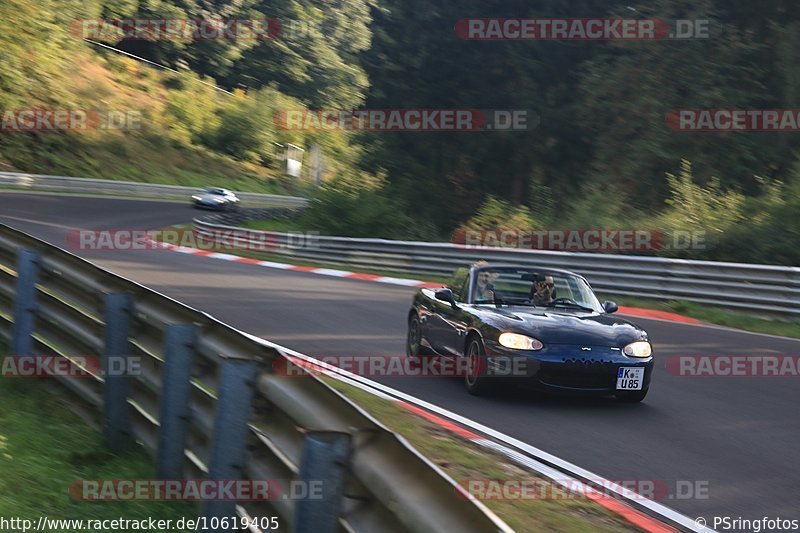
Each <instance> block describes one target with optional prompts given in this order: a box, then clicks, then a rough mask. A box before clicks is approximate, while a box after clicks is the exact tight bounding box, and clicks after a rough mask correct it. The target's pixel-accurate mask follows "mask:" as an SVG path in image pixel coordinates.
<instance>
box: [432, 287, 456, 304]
mask: <svg viewBox="0 0 800 533" xmlns="http://www.w3.org/2000/svg"><path fill="white" fill-rule="evenodd" d="M434 295H435V296H436V299H437V300H441V301H442V302H447V303H449V304H450V305H451V306H453V309H455V308H457V307H458V306H457V305H456V299H455V298H454V297H453V291H452V290H451V289H449V288H447V287H444V288H442V289H438V290H437V291H436V292H435V293H434Z"/></svg>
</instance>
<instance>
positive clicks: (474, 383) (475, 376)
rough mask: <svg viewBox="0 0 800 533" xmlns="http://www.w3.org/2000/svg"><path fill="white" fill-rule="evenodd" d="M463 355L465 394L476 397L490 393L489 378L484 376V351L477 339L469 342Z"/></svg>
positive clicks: (474, 338) (479, 340)
mask: <svg viewBox="0 0 800 533" xmlns="http://www.w3.org/2000/svg"><path fill="white" fill-rule="evenodd" d="M464 355H465V356H466V358H467V371H466V374H465V375H464V383H465V384H466V386H467V392H469V393H470V394H474V395H476V396H482V395H484V394H488V393H489V392H491V390H492V383H491V381H490V380H491V378H490V377H489V376H487V375H486V369H487V365H486V350H485V349H484V347H483V342H482V341H481V339H480V338H479V337H477V336H475V337H473V338H472V339H471V340H470V341H469V343H468V344H467V349H466V351H465V353H464Z"/></svg>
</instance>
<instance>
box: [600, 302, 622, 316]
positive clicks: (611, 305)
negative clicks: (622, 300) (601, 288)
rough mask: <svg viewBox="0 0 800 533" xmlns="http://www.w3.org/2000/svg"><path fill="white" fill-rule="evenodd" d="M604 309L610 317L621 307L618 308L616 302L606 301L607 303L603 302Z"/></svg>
mask: <svg viewBox="0 0 800 533" xmlns="http://www.w3.org/2000/svg"><path fill="white" fill-rule="evenodd" d="M603 309H605V311H606V313H608V314H609V315H610V314H611V313H616V312H617V309H619V307H617V304H616V302H612V301H611V300H606V301H605V302H603Z"/></svg>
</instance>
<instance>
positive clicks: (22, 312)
mask: <svg viewBox="0 0 800 533" xmlns="http://www.w3.org/2000/svg"><path fill="white" fill-rule="evenodd" d="M38 269H39V254H38V252H34V251H32V250H25V249H22V250H20V251H19V255H18V257H17V283H16V286H15V288H14V317H13V318H14V329H13V332H12V335H11V355H34V354H33V353H32V350H33V327H34V325H35V322H36V278H37V275H38Z"/></svg>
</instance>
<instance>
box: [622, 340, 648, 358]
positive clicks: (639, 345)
mask: <svg viewBox="0 0 800 533" xmlns="http://www.w3.org/2000/svg"><path fill="white" fill-rule="evenodd" d="M622 352H623V353H624V354H625V355H627V356H628V357H650V354H652V353H653V347H652V346H650V343H649V342H647V341H636V342H632V343H630V344H629V345H627V346H626V347H625V348H623V349H622Z"/></svg>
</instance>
